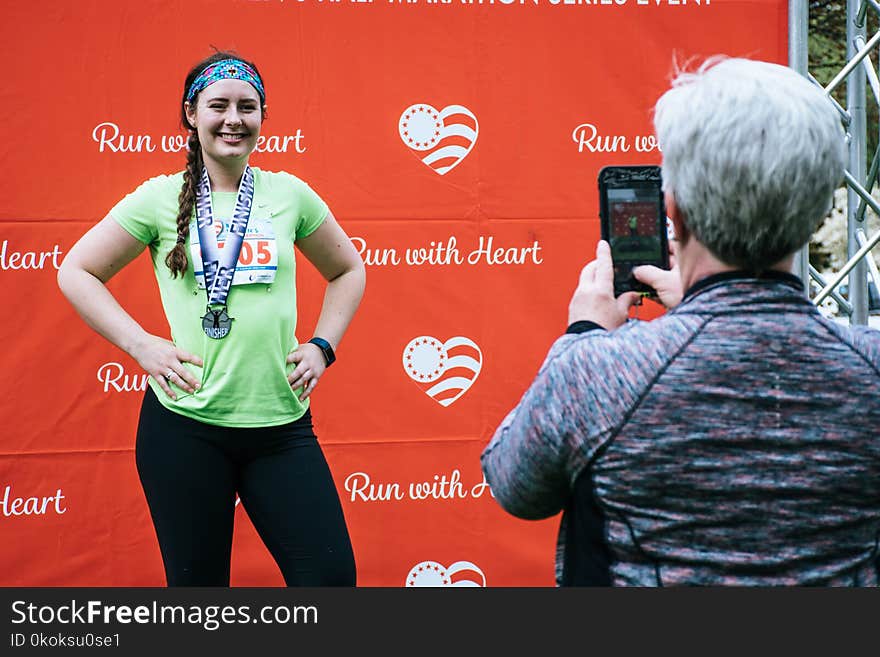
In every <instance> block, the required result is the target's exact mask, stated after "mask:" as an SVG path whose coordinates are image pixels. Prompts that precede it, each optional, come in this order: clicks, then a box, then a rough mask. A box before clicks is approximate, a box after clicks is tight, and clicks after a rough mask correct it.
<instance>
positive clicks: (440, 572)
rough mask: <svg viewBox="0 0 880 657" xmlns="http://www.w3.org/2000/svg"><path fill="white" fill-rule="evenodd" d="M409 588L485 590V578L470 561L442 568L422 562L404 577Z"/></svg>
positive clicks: (442, 566)
mask: <svg viewBox="0 0 880 657" xmlns="http://www.w3.org/2000/svg"><path fill="white" fill-rule="evenodd" d="M406 585H407V586H408V587H410V586H477V587H482V588H485V586H486V576H485V575H484V574H483V571H482V570H480V568H479V567H478V566H477V565H476V564H473V563H471V562H470V561H456V562H455V563H454V564H452V565H451V566H448V567H447V566H444V565H443V564H441V563H438V562H436V561H423V562H422V563H418V564H416V565H415V566H413V567H412V570H410V571H409V574H408V575H407V576H406Z"/></svg>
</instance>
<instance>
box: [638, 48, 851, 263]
mask: <svg viewBox="0 0 880 657" xmlns="http://www.w3.org/2000/svg"><path fill="white" fill-rule="evenodd" d="M654 126H655V129H656V132H657V139H658V142H659V144H660V148H661V149H662V151H663V188H664V191H671V192H672V193H673V195H674V197H675V201H676V204H677V205H678V207H679V208H680V209H681V210H682V212H683V213H684V220H685V223H686V225H687V226H688V228H689V229H690V230H691V231H692V232H693V234H694V236H695V237H696V238H697V239H698V240H699V241H700V242H701V243H702V244H703V245H704V246H706V247H707V248H708V249H709V250H710V251H711V252H712V253H713V254H714V255H716V256H717V257H718V258H720V259H721V260H722V261H724V262H725V263H727V264H730V265H735V266H738V267H742V268H745V269H750V270H754V271H760V270H763V269H766V268H767V267H769V266H771V265H773V264H774V263H776V262H778V261H780V260H782V259H783V258H785V257H786V256H788V255H789V254H791V253H793V252H795V251H797V249H799V248H800V247H801V246H803V244H804V243H806V242H807V240H809V238H810V235H811V234H812V233H813V231H814V230H815V229H816V228H817V227H818V224H819V221H820V220H821V219H822V217H824V216H825V215H826V214H827V212H828V210H829V209H830V207H831V199H832V194H833V192H834V189H835V188H836V187H837V186H838V184H840V181H841V180H842V178H843V169H844V166H845V158H846V144H845V140H844V133H843V128H842V126H841V124H840V117H839V116H838V114H837V110H836V109H835V108H834V107H833V105H832V104H831V102H830V101H829V100H828V98H826V97H825V94H824V92H823V90H822V89H820V88H819V87H817V86H815V85H814V84H812V83H811V82H809V81H808V80H806V79H805V78H804V77H802V76H801V75H799V74H797V73H796V72H795V71H793V70H791V69H789V68H786V67H784V66H779V65H778V64H770V63H767V62H758V61H751V60H747V59H724V58H717V57H716V58H712V59H710V60H707V61H706V62H705V63H704V64H703V65H702V66H701V67H700V68H699V69H698V70H697V71H696V72H694V73H680V74H679V75H678V76H677V77H676V79H675V80H674V81H673V83H672V88H671V89H669V90H668V91H667V92H666V93H665V94H664V95H663V96H662V97H661V98H660V100H659V101H658V102H657V106H656V108H655V113H654Z"/></svg>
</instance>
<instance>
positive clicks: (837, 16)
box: [808, 0, 880, 162]
mask: <svg viewBox="0 0 880 657" xmlns="http://www.w3.org/2000/svg"><path fill="white" fill-rule="evenodd" d="M865 18H866V30H867V36H866V37H865V41H868V40H870V38H871V37H872V36H873V35H874V34H875V33H876V32H877V30H878V26H880V19H878V16H877V14H876V13H875V11H874V10H873V9H872V8H871V7H870V5H869V8H868V10H867V12H866V14H865ZM878 55H880V51H877V50H875V51H874V52H872V53H871V55H870V57H871V60H872V64H873V66H874V69H875V70H876V69H877V64H878ZM846 62H847V56H846V2H841V1H840V0H811V2H810V23H809V33H808V68H809V71H810V73H811V74H812V75H813V77H815V78H816V80H818V81H819V83H820V84H822V85H823V86H824V85H827V84H828V83H829V82H831V80H833V79H834V76H835V75H837V74H838V73H839V72H840V70H841V69H842V68H843V67H844V66H845V65H846ZM846 85H847V82H846V81H845V82H843V83H842V84H841V85H840V86H838V87H837V89H835V90H834V92H833V93H832V96H834V99H835V100H836V101H837V102H838V103H840V105H841V107H844V108H845V107H846V105H847V103H846ZM865 94H866V96H865V97H866V101H867V102H866V105H865V108H866V112H867V126H868V129H867V153H868V161H869V162H870V161H871V158H872V157H873V155H874V152H875V151H876V149H877V143H878V136H880V134H878V133H880V113H878V107H877V101H876V99H875V98H874V92H873V91H871V87H870V85H867V84H866V85H865Z"/></svg>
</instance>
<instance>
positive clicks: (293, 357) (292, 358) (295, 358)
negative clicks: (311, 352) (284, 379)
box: [287, 349, 302, 363]
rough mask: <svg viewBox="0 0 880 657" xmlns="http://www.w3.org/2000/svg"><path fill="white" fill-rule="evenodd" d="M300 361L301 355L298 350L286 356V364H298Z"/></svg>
mask: <svg viewBox="0 0 880 657" xmlns="http://www.w3.org/2000/svg"><path fill="white" fill-rule="evenodd" d="M301 360H302V353H301V352H300V350H299V349H297V350H296V351H291V352H290V353H289V354H287V362H288V363H299V361H301Z"/></svg>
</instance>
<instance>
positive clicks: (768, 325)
mask: <svg viewBox="0 0 880 657" xmlns="http://www.w3.org/2000/svg"><path fill="white" fill-rule="evenodd" d="M655 127H656V132H657V137H658V139H659V143H660V147H661V148H662V152H663V164H662V172H663V189H664V194H665V202H666V212H667V215H668V216H669V218H670V220H671V221H672V224H673V226H674V229H675V241H674V242H673V252H674V266H673V269H672V270H671V271H665V270H661V269H657V268H654V267H639V268H636V269H635V270H634V275H635V277H636V278H637V279H639V280H640V281H642V282H644V283H647V284H649V285H651V286H652V287H653V288H654V289H655V290H656V291H657V292H658V295H659V298H660V300H661V301H662V302H663V303H664V305H666V306H667V308H669V312H667V313H666V314H665V315H664V316H663V317H660V318H658V319H656V320H654V321H651V322H635V321H627V314H628V310H629V307H630V305H632V304H633V303H634V302H635V300H636V299H637V295H635V294H634V293H626V294H623V295H621V296H620V297H618V298H615V297H614V292H613V284H612V276H613V274H612V262H611V253H610V249H609V246H608V244H607V243H605V242H600V243H599V245H598V247H597V250H596V259H595V260H594V261H593V262H591V263H589V264H588V265H587V266H586V267H585V268H584V269H583V271H582V272H581V275H580V281H579V284H578V286H577V289H576V290H575V293H574V296H573V297H572V299H571V302H570V305H569V328H568V331H567V332H566V334H565V335H563V336H562V337H560V338H559V339H558V340H557V341H556V342H555V343H554V345H553V347H552V348H551V350H550V353H549V355H548V356H547V359H546V361H545V362H544V364H543V366H542V367H541V370H540V371H539V373H538V375H537V378H536V379H535V381H534V382H533V383H532V385H531V386H530V387H529V389H528V390H527V391H526V393H525V395H524V396H523V398H522V399H521V400H520V402H519V404H518V405H517V406H516V408H514V409H513V410H512V411H511V412H510V413H509V414H508V416H507V417H506V418H505V419H504V421H503V422H502V424H501V426H500V427H499V428H498V430H497V431H496V433H495V435H494V436H493V438H492V440H491V442H490V443H489V445H488V446H487V447H486V449H485V450H484V452H483V455H482V465H483V471H484V472H485V474H486V477H487V480H488V482H489V484H490V486H491V488H492V491H493V493H494V494H495V497H496V498H497V499H498V501H499V503H500V504H501V505H502V507H504V508H505V509H506V510H507V511H508V512H510V513H512V514H513V515H516V516H518V517H521V518H527V519H539V518H546V517H549V516H552V515H554V514H556V513H558V512H559V511H563V512H564V513H563V515H562V521H561V526H560V531H559V540H558V547H557V560H556V565H557V569H556V570H557V583H558V584H559V585H563V586H579V585H616V586H626V585H635V586H664V585H689V584H691V585H692V584H699V585H808V584H809V585H839V586H865V585H867V586H876V585H877V583H878V572H877V570H878V535H880V437H878V436H880V433H878V427H880V401H878V400H880V376H878V374H880V333H878V332H876V331H873V330H871V329H868V328H865V327H844V326H841V325H839V324H837V323H835V322H833V321H831V320H828V319H825V318H823V317H822V316H821V315H820V314H819V312H818V310H817V309H816V307H815V306H814V305H813V304H811V303H810V302H809V300H808V299H807V298H806V297H805V294H804V290H803V285H802V283H801V281H800V279H799V278H797V277H795V276H793V275H792V274H791V273H790V271H791V267H792V262H793V256H794V254H795V252H796V251H797V250H798V249H799V248H800V247H802V246H803V245H804V244H805V243H806V242H807V241H808V239H809V237H810V234H811V233H812V232H813V230H814V229H815V228H816V227H817V226H818V224H819V222H820V221H821V219H822V217H823V216H824V215H825V214H826V213H827V211H828V209H829V207H830V201H831V195H832V191H833V190H834V189H835V187H836V186H837V185H838V184H839V183H840V181H841V179H842V177H843V169H844V161H845V156H846V146H845V141H844V133H843V130H842V128H841V125H840V119H839V116H838V114H837V112H836V110H835V109H834V108H833V106H832V104H831V103H830V101H829V100H828V99H827V98H826V97H825V95H824V93H823V91H822V90H821V89H820V88H818V87H816V86H814V85H812V84H811V83H810V82H808V81H807V80H806V79H804V78H803V77H801V76H800V75H798V74H797V73H795V72H794V71H792V70H790V69H788V68H785V67H783V66H779V65H776V64H770V63H764V62H758V61H749V60H742V59H719V58H713V59H712V60H710V61H707V62H706V63H705V64H704V65H703V66H702V67H700V69H699V70H698V71H696V72H694V73H683V74H681V75H679V76H678V77H677V78H676V80H675V81H674V82H673V85H672V88H671V89H670V90H668V91H667V92H666V93H665V94H664V95H663V97H662V98H661V99H660V100H659V102H658V103H657V106H656V111H655Z"/></svg>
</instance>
